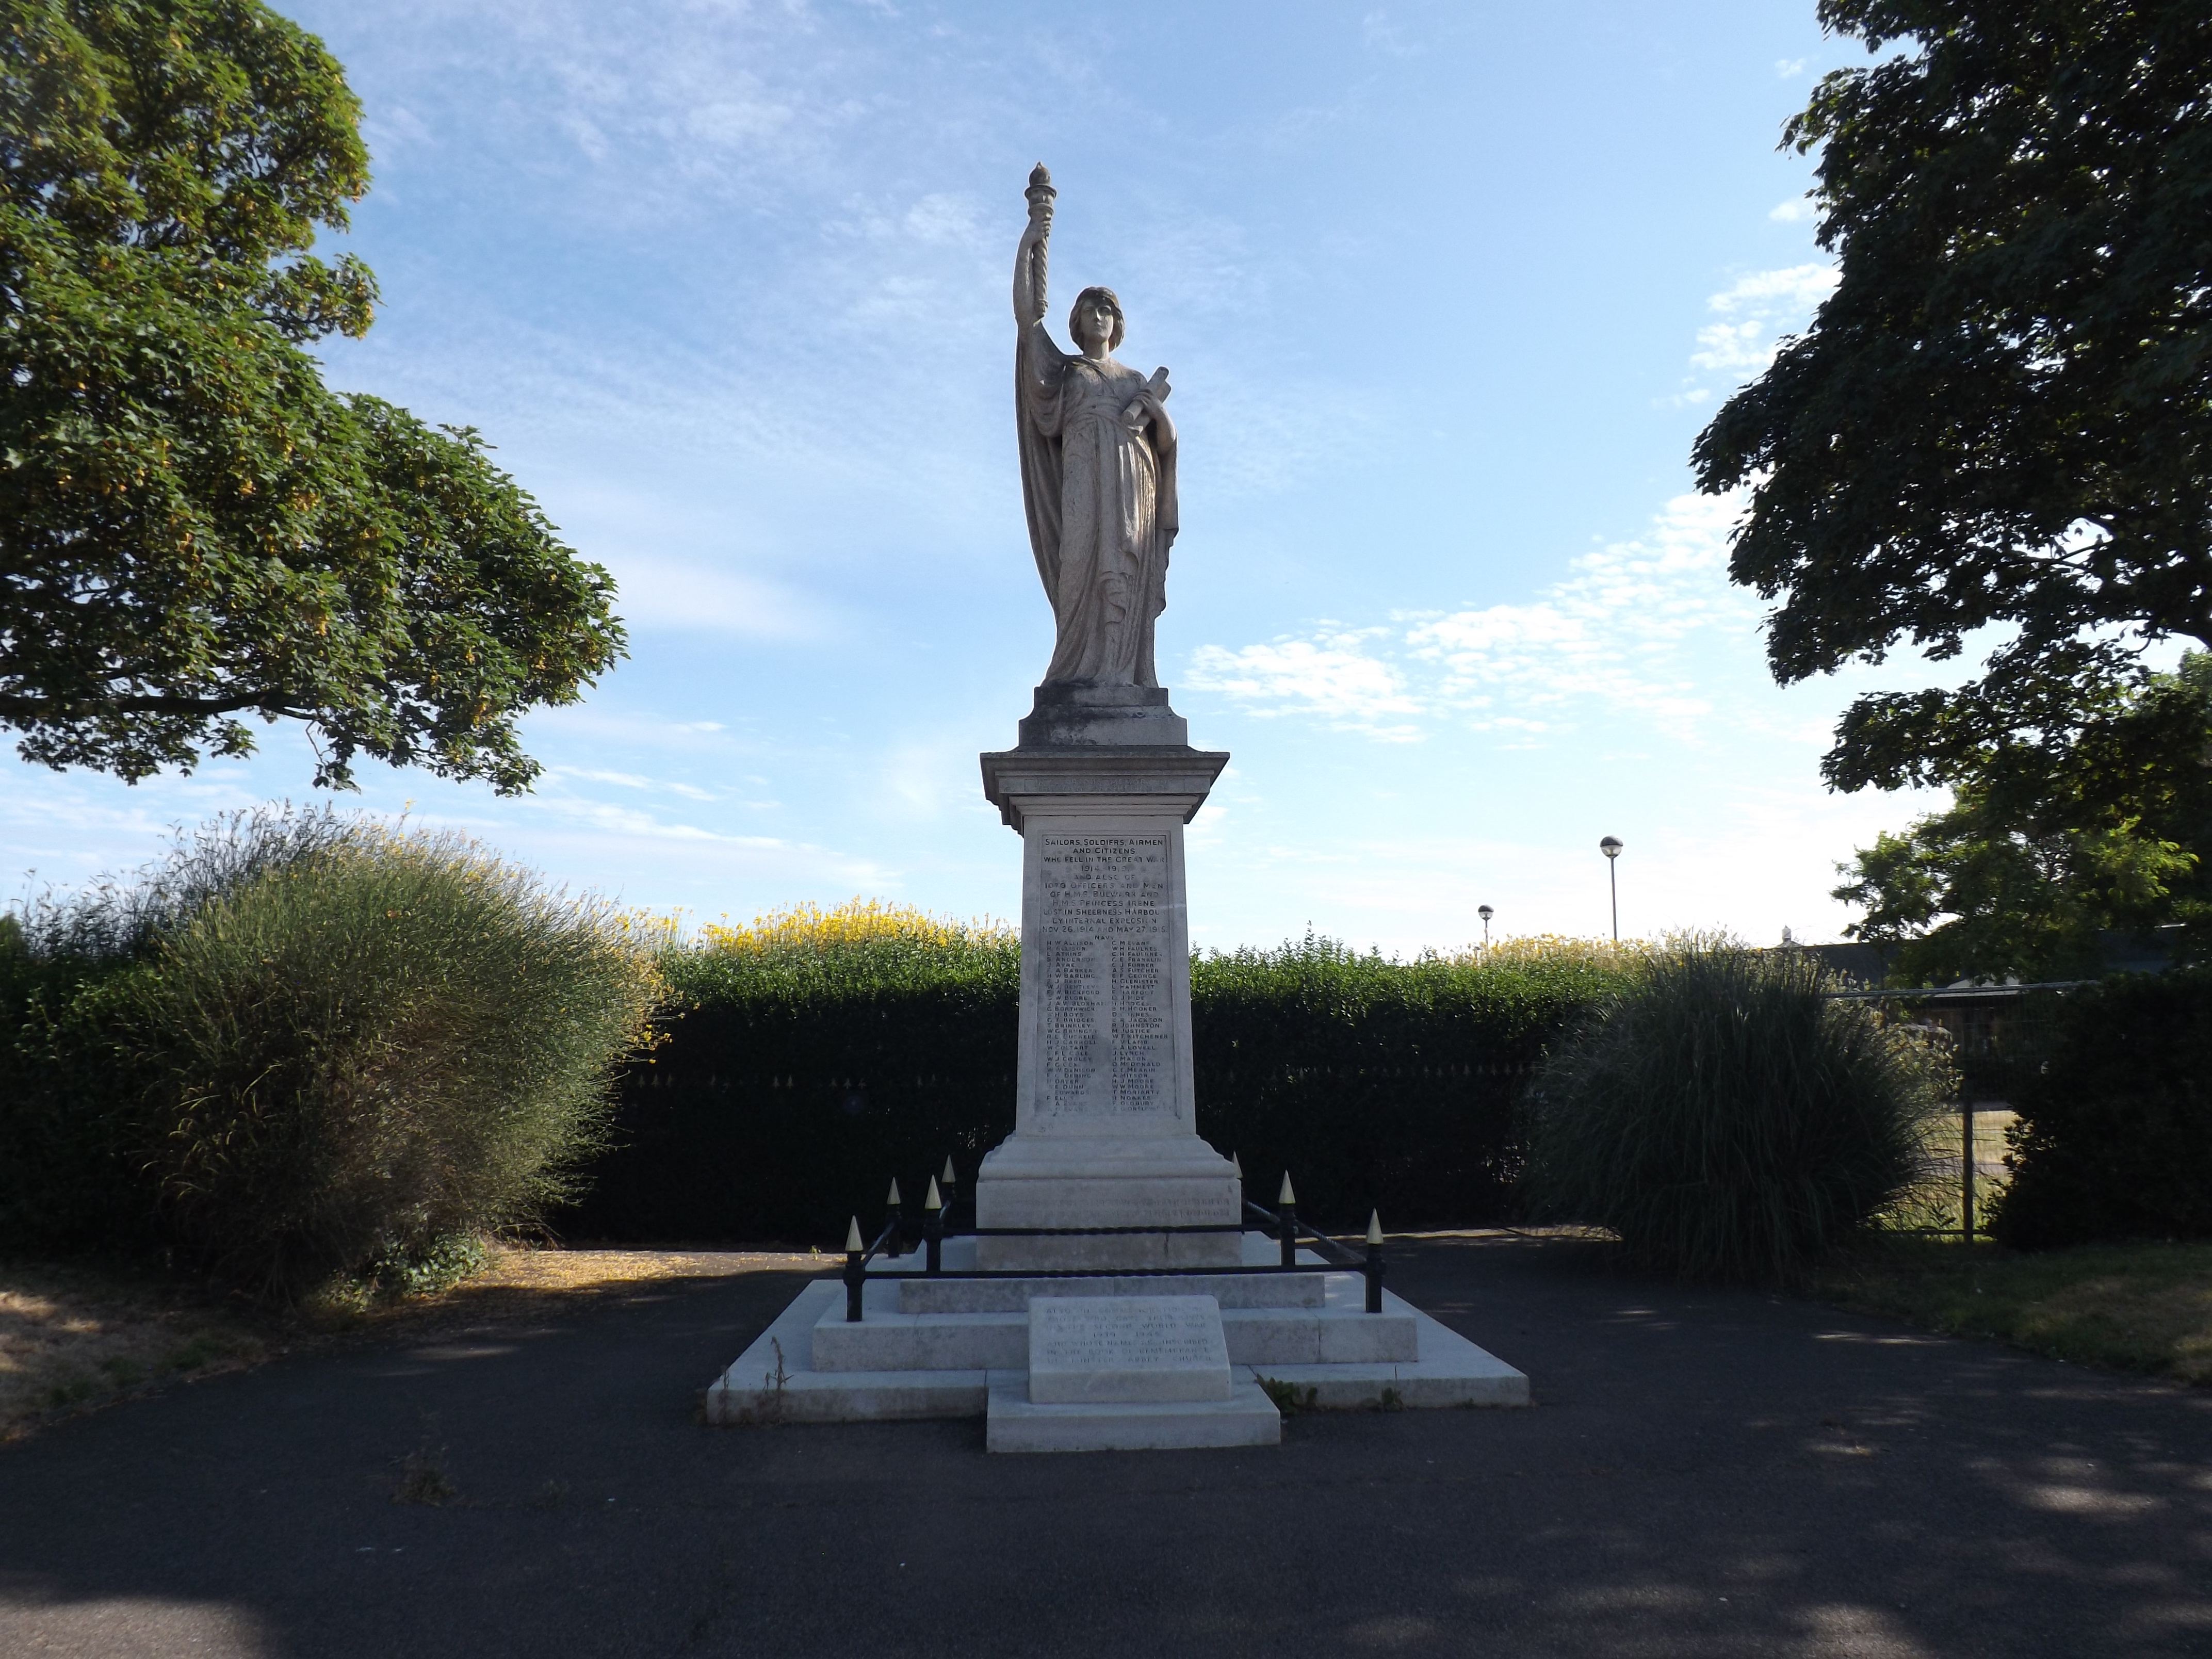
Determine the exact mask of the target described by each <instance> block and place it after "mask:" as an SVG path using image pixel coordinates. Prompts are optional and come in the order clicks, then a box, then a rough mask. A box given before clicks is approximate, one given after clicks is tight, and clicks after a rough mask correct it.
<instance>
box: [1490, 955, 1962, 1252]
mask: <svg viewBox="0 0 2212 1659" xmlns="http://www.w3.org/2000/svg"><path fill="white" fill-rule="evenodd" d="M1832 988H1835V987H1834V986H1833V985H1832V981H1831V976H1830V975H1828V974H1827V972H1826V970H1825V969H1823V968H1822V967H1821V965H1820V963H1819V961H1818V959H1817V958H1815V957H1813V956H1811V955H1810V954H1809V953H1806V952H1801V951H1787V950H1785V951H1752V950H1748V949H1747V948H1745V947H1744V946H1742V945H1739V944H1737V943H1735V942H1734V941H1732V940H1729V939H1723V938H1716V937H1689V938H1683V939H1676V940H1674V941H1672V942H1670V943H1669V944H1668V945H1666V946H1665V947H1664V948H1662V949H1659V950H1656V951H1653V952H1651V953H1650V957H1649V958H1648V959H1647V960H1646V961H1645V962H1644V964H1643V966H1642V969H1641V971H1640V972H1639V973H1638V975H1637V976H1636V978H1635V980H1634V981H1633V982H1632V984H1630V985H1628V986H1627V987H1625V988H1623V989H1620V990H1619V991H1617V992H1615V993H1614V994H1611V995H1609V996H1607V997H1606V998H1605V999H1603V1000H1601V1001H1600V1002H1599V1003H1598V1004H1597V1005H1596V1006H1595V1008H1594V1010H1593V1011H1592V1012H1591V1014H1590V1016H1589V1018H1588V1019H1587V1020H1586V1021H1585V1022H1584V1023H1583V1024H1582V1026H1581V1028H1580V1029H1579V1030H1577V1031H1576V1032H1575V1033H1574V1034H1573V1036H1571V1038H1570V1039H1569V1040H1567V1041H1565V1042H1562V1043H1560V1044H1559V1045H1558V1047H1557V1048H1556V1049H1555V1050H1554V1052H1553V1054H1552V1055H1551V1056H1550V1058H1549V1059H1548V1060H1547V1063H1546V1065H1545V1066H1544V1067H1543V1069H1542V1071H1541V1073H1540V1075H1539V1078H1538V1079H1537V1082H1536V1084H1535V1086H1534V1090H1533V1091H1532V1093H1531V1106H1532V1111H1531V1121H1530V1133H1529V1162H1528V1196H1529V1200H1530V1203H1531V1206H1532V1209H1533V1212H1534V1213H1535V1214H1536V1215H1537V1216H1538V1217H1539V1218H1543V1219H1548V1220H1554V1221H1566V1222H1581V1223H1583V1224H1586V1225H1596V1226H1601V1227H1605V1228H1609V1229H1611V1230H1612V1231H1613V1232H1614V1233H1615V1234H1617V1235H1618V1236H1619V1237H1620V1242H1621V1243H1622V1245H1623V1247H1624V1248H1625V1249H1626V1251H1627V1253H1628V1255H1630V1256H1631V1257H1632V1259H1633V1260H1635V1261H1637V1262H1638V1263H1639V1264H1641V1265H1642V1266H1644V1267H1648V1268H1650V1269H1654V1270H1656V1271H1659V1272H1662V1273H1669V1274H1674V1275H1677V1276H1680V1277H1682V1278H1686V1279H1720V1280H1735V1281H1753V1282H1765V1283H1777V1282H1791V1281H1795V1280H1798V1279H1802V1276H1803V1275H1804V1274H1805V1273H1806V1272H1807V1271H1808V1269H1809V1268H1810V1267H1812V1266H1813V1265H1814V1263H1816V1262H1818V1261H1820V1259H1821V1258H1822V1257H1823V1256H1825V1255H1826V1254H1827V1253H1828V1252H1829V1251H1831V1250H1832V1249H1834V1248H1835V1247H1837V1246H1838V1245H1839V1244H1841V1243H1844V1241H1846V1240H1848V1239H1850V1238H1851V1237H1854V1236H1856V1235H1857V1234H1858V1233H1859V1232H1860V1231H1861V1230H1862V1229H1863V1228H1864V1227H1866V1226H1867V1225H1869V1223H1870V1222H1872V1221H1873V1220H1874V1219H1875V1218H1877V1217H1879V1216H1881V1215H1882V1214H1884V1213H1885V1212H1890V1211H1892V1210H1894V1209H1896V1208H1897V1207H1899V1206H1900V1205H1902V1204H1904V1203H1905V1202H1907V1201H1908V1200H1911V1198H1912V1197H1913V1196H1914V1195H1915V1194H1918V1193H1920V1192H1921V1191H1923V1189H1924V1188H1925V1187H1926V1186H1927V1184H1928V1183H1929V1182H1932V1181H1934V1180H1936V1179H1937V1178H1938V1172H1937V1171H1936V1169H1935V1167H1934V1165H1933V1164H1932V1162H1931V1160H1930V1158H1929V1152H1928V1146H1929V1137H1928V1127H1929V1121H1930V1119H1931V1118H1932V1116H1933V1115H1934V1114H1935V1113H1936V1112H1937V1111H1938V1110H1940V1109H1941V1108H1942V1102H1943V1101H1944V1099H1945V1098H1946V1097H1947V1096H1948V1092H1949V1084H1950V1076H1951V1074H1950V1066H1949V1061H1948V1058H1947V1057H1946V1054H1945V1053H1944V1050H1943V1048H1942V1045H1941V1043H1940V1041H1939V1040H1937V1039H1936V1038H1934V1037H1932V1036H1930V1035H1929V1034H1928V1033H1925V1032H1923V1031H1921V1030H1917V1029H1912V1028H1908V1027H1905V1026H1903V1025H1900V1024H1893V1023H1892V1022H1890V1021H1888V1020H1887V1019H1886V1018H1884V1017H1883V1015H1882V1014H1881V1012H1880V1011H1879V1010H1878V1009H1877V1008H1875V1006H1873V1005H1872V1004H1870V1003H1867V1002H1857V1001H1839V1000H1834V999H1832V998H1830V997H1828V996H1827V995H1826V994H1825V993H1826V992H1827V991H1829V990H1831V989H1832Z"/></svg>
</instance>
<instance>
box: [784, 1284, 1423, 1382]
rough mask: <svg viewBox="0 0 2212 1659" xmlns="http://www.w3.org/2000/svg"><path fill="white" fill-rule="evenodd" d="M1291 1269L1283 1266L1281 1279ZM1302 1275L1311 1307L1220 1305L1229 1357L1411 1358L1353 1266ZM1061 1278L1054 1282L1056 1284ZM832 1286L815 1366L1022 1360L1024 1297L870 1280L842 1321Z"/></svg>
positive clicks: (990, 1365) (921, 1366)
mask: <svg viewBox="0 0 2212 1659" xmlns="http://www.w3.org/2000/svg"><path fill="white" fill-rule="evenodd" d="M1306 1278H1307V1276H1306V1275H1304V1274H1299V1275H1297V1279H1301V1280H1303V1279H1306ZM1288 1279H1291V1275H1288V1274H1285V1276H1284V1280H1285V1281H1286V1280H1288ZM1312 1279H1313V1282H1316V1283H1317V1284H1319V1285H1321V1287H1322V1293H1323V1298H1324V1299H1323V1301H1322V1305H1321V1306H1319V1307H1287V1308H1285V1307H1272V1308H1271V1307H1260V1308H1224V1309H1222V1310H1221V1329H1222V1334H1223V1335H1224V1336H1225V1337H1226V1338H1227V1340H1228V1343H1229V1358H1230V1361H1231V1364H1355V1363H1358V1364H1364V1363H1371V1362H1375V1361H1382V1360H1389V1361H1400V1360H1410V1359H1413V1358H1418V1356H1419V1338H1418V1337H1417V1335H1416V1334H1415V1328H1414V1318H1413V1310H1411V1309H1410V1308H1407V1307H1405V1306H1404V1304H1400V1310H1399V1311H1395V1312H1394V1311H1390V1310H1387V1309H1386V1310H1385V1311H1384V1312H1382V1313H1379V1314H1370V1313H1368V1312H1365V1311H1364V1297H1365V1293H1366V1286H1365V1285H1364V1284H1363V1283H1362V1282H1361V1280H1360V1279H1359V1278H1358V1275H1356V1274H1352V1273H1330V1274H1327V1275H1322V1274H1315V1275H1313V1276H1312ZM915 1282H916V1281H915V1280H912V1279H909V1280H907V1281H906V1283H908V1284H913V1283H915ZM968 1282H969V1283H971V1284H976V1283H981V1284H989V1283H992V1282H994V1281H992V1280H987V1279H984V1280H969V1281H968ZM1008 1282H1011V1281H1008ZM1269 1282H1271V1283H1272V1282H1284V1281H1269ZM1065 1283H1066V1281H1064V1280H1062V1281H1054V1284H1055V1286H1056V1287H1057V1286H1058V1285H1064V1284H1065ZM1158 1286H1159V1281H1158V1279H1153V1280H1150V1281H1146V1282H1145V1290H1144V1291H1141V1292H1139V1293H1140V1294H1158ZM840 1288H841V1293H840V1295H839V1296H838V1297H837V1299H836V1304H835V1305H833V1306H831V1307H829V1308H828V1309H826V1310H823V1314H822V1316H821V1317H820V1319H819V1320H818V1321H817V1322H816V1324H815V1327H814V1329H813V1332H812V1334H811V1340H810V1342H809V1344H808V1346H807V1348H806V1356H807V1358H808V1361H809V1363H810V1364H811V1367H812V1369H814V1370H817V1371H905V1370H915V1371H926V1370H1022V1369H1024V1368H1025V1367H1026V1366H1027V1365H1028V1364H1029V1329H1030V1316H1029V1306H1028V1304H1027V1302H1026V1301H1024V1304H1022V1306H1021V1308H1020V1309H1019V1310H1018V1311H1017V1310H1011V1309H1010V1310H1006V1311H1004V1312H994V1313H954V1314H909V1313H901V1312H899V1311H897V1303H898V1297H896V1294H895V1292H896V1289H897V1288H898V1287H897V1286H896V1285H890V1284H878V1285H868V1286H867V1287H866V1290H865V1291H863V1292H862V1299H861V1312H862V1315H863V1317H862V1318H861V1319H860V1322H858V1323H852V1322H848V1321H847V1320H846V1318H845V1303H844V1297H843V1295H842V1287H840ZM1178 1290H1180V1286H1178Z"/></svg>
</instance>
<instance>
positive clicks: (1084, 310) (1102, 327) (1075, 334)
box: [1067, 288, 1127, 351]
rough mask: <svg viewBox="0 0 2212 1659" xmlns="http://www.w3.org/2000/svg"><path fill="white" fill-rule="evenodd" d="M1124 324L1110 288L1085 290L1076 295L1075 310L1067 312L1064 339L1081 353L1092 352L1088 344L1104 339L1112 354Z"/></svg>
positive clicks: (1117, 303)
mask: <svg viewBox="0 0 2212 1659" xmlns="http://www.w3.org/2000/svg"><path fill="white" fill-rule="evenodd" d="M1126 327H1127V325H1126V324H1124V323H1123V322H1122V320H1121V301H1120V299H1118V298H1117V297H1116V296H1115V293H1114V290H1113V289H1110V288H1086V289H1084V290H1083V292H1082V293H1080V294H1079V295H1076V296H1075V308H1074V309H1073V311H1071V312H1069V313H1067V337H1068V338H1069V339H1071V340H1073V341H1074V342H1075V343H1076V344H1077V345H1078V346H1079V347H1081V348H1082V349H1084V350H1085V351H1088V350H1090V349H1091V342H1092V341H1094V340H1103V341H1104V342H1105V349H1107V350H1109V351H1111V350H1112V349H1114V348H1115V346H1117V345H1119V344H1121V336H1122V333H1123V332H1124V331H1125V329H1126Z"/></svg>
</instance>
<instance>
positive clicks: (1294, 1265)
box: [843, 1181, 1386, 1324]
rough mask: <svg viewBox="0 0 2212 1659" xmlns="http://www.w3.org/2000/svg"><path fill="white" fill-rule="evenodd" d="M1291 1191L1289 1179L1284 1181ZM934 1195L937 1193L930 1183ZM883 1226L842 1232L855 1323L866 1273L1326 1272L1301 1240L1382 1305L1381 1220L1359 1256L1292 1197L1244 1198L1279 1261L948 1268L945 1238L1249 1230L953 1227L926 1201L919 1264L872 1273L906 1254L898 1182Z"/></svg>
mask: <svg viewBox="0 0 2212 1659" xmlns="http://www.w3.org/2000/svg"><path fill="white" fill-rule="evenodd" d="M1285 1189H1286V1190H1287V1189H1288V1182H1287V1181H1285ZM931 1196H932V1197H933V1198H934V1197H936V1196H937V1193H936V1188H935V1184H934V1183H932V1188H931ZM886 1207H887V1209H888V1211H889V1213H888V1215H887V1216H886V1218H885V1219H884V1226H883V1231H881V1232H879V1233H878V1234H877V1235H876V1238H875V1242H874V1243H872V1244H868V1245H866V1247H864V1248H855V1246H856V1245H858V1244H859V1243H860V1221H859V1219H858V1218H854V1223H853V1226H852V1230H851V1231H849V1232H848V1234H847V1235H846V1241H847V1242H846V1248H845V1269H844V1273H843V1278H844V1280H845V1318H846V1322H848V1323H853V1324H857V1323H858V1322H860V1318H861V1316H862V1310H861V1303H862V1300H863V1297H864V1294H865V1292H866V1288H867V1285H868V1281H869V1280H870V1279H878V1280H883V1281H887V1282H896V1281H897V1280H901V1279H1181V1278H1200V1277H1202V1278H1209V1279H1226V1278H1231V1277H1237V1278H1243V1277H1255V1278H1256V1277H1263V1276H1266V1275H1269V1274H1274V1273H1328V1272H1329V1271H1331V1270H1332V1269H1331V1267H1330V1266H1328V1265H1323V1266H1316V1265H1315V1264H1313V1263H1311V1262H1304V1261H1299V1260H1298V1259H1297V1253H1298V1246H1299V1243H1300V1242H1301V1241H1304V1242H1305V1243H1311V1244H1314V1245H1317V1246H1318V1247H1319V1249H1320V1254H1322V1255H1324V1256H1325V1257H1326V1258H1327V1259H1328V1263H1331V1264H1334V1269H1335V1270H1337V1271H1343V1270H1345V1269H1347V1268H1348V1269H1350V1270H1352V1271H1353V1272H1356V1273H1359V1274H1360V1275H1361V1276H1362V1277H1363V1278H1364V1279H1365V1280H1366V1292H1367V1293H1366V1297H1365V1299H1364V1305H1365V1309H1366V1311H1367V1312H1369V1313H1371V1314H1379V1313H1381V1312H1382V1311H1383V1273H1384V1272H1385V1271H1386V1264H1385V1262H1384V1260H1383V1236H1382V1231H1381V1228H1380V1226H1379V1225H1370V1227H1369V1229H1368V1233H1367V1238H1366V1241H1365V1253H1364V1255H1363V1254H1359V1253H1356V1252H1355V1251H1353V1250H1352V1249H1351V1248H1350V1247H1349V1246H1347V1245H1346V1244H1344V1243H1341V1242H1340V1241H1339V1240H1337V1239H1335V1238H1333V1237H1330V1236H1329V1235H1328V1234H1327V1233H1324V1232H1322V1231H1319V1230H1318V1229H1316V1228H1314V1227H1311V1226H1309V1225H1306V1224H1305V1223H1304V1222H1302V1221H1300V1220H1299V1219H1298V1215H1297V1201H1296V1200H1295V1199H1287V1200H1283V1201H1281V1202H1279V1204H1278V1205H1277V1206H1276V1207H1275V1208H1274V1209H1273V1210H1270V1209H1267V1207H1266V1206H1262V1205H1259V1204H1255V1203H1253V1202H1252V1201H1251V1200H1249V1199H1247V1200H1245V1201H1244V1210H1245V1213H1246V1214H1248V1215H1249V1216H1252V1217H1255V1218H1257V1219H1259V1220H1260V1221H1261V1222H1263V1223H1264V1224H1266V1225H1265V1231H1267V1233H1268V1234H1270V1235H1271V1236H1272V1237H1274V1238H1275V1239H1277V1240H1278V1241H1279V1243H1280V1245H1281V1248H1282V1259H1281V1260H1280V1261H1270V1262H1265V1263H1260V1264H1247V1263H1243V1262H1238V1263H1235V1264H1232V1265H1227V1266H1222V1267H946V1266H945V1240H946V1239H947V1238H963V1237H964V1238H1102V1237H1166V1236H1175V1235H1182V1234H1197V1233H1237V1234H1240V1235H1241V1234H1243V1233H1245V1232H1248V1231H1252V1230H1251V1229H1250V1228H1249V1227H1247V1226H1246V1225H1245V1224H1244V1223H1243V1222H1241V1221H1215V1222H1191V1223H1188V1224H1182V1225H1169V1224H1157V1225H1152V1226H1149V1227H978V1226H973V1225H971V1226H966V1227H961V1226H956V1225H951V1224H950V1223H948V1222H947V1220H946V1218H945V1212H946V1209H947V1207H948V1206H945V1205H944V1204H943V1203H941V1202H940V1203H936V1204H927V1205H925V1206H923V1209H922V1220H921V1246H922V1261H923V1265H922V1266H921V1267H919V1268H915V1267H878V1268H877V1269H875V1270H874V1271H873V1272H871V1271H870V1270H869V1266H868V1264H869V1263H870V1262H872V1261H874V1260H875V1259H876V1258H877V1257H878V1255H882V1254H883V1252H884V1249H885V1248H886V1247H887V1246H888V1247H889V1248H890V1250H891V1252H892V1259H894V1260H896V1258H897V1257H898V1256H900V1255H904V1254H905V1253H906V1252H905V1251H904V1250H903V1249H900V1248H899V1247H900V1243H901V1240H902V1232H903V1225H904V1222H903V1216H902V1205H901V1204H900V1203H899V1201H898V1185H897V1183H896V1182H893V1183H892V1185H891V1198H890V1201H889V1203H888V1205H887V1206H886Z"/></svg>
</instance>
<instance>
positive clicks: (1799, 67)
mask: <svg viewBox="0 0 2212 1659" xmlns="http://www.w3.org/2000/svg"><path fill="white" fill-rule="evenodd" d="M1809 61H1810V60H1809V59H1808V58H1776V59H1775V60H1774V73H1775V76H1776V78H1777V79H1778V80H1784V81H1794V80H1796V78H1797V77H1798V76H1801V75H1802V74H1803V73H1804V72H1805V65H1806V64H1807V63H1808V62H1809Z"/></svg>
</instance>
